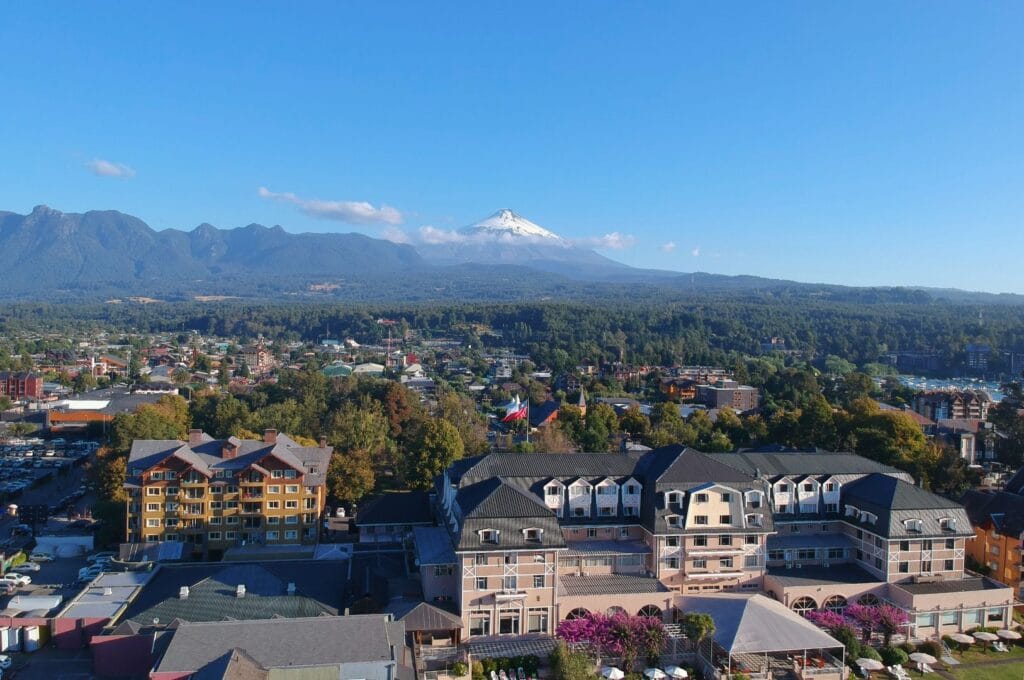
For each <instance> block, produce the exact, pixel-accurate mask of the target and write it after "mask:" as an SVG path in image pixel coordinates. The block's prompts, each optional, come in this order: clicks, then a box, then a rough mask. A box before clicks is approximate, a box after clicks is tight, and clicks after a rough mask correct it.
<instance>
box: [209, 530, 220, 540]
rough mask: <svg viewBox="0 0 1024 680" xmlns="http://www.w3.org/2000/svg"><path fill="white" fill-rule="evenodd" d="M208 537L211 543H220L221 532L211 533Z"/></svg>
mask: <svg viewBox="0 0 1024 680" xmlns="http://www.w3.org/2000/svg"><path fill="white" fill-rule="evenodd" d="M206 537H207V539H209V540H211V541H219V540H220V532H219V531H211V532H210V533H209V534H207V535H206Z"/></svg>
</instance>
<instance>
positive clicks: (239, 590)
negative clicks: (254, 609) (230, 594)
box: [235, 583, 245, 597]
mask: <svg viewBox="0 0 1024 680" xmlns="http://www.w3.org/2000/svg"><path fill="white" fill-rule="evenodd" d="M235 597H245V584H244V583H239V584H238V587H236V588H235Z"/></svg>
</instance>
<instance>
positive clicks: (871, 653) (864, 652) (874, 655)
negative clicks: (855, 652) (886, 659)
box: [857, 645, 882, 661]
mask: <svg viewBox="0 0 1024 680" xmlns="http://www.w3.org/2000/svg"><path fill="white" fill-rule="evenodd" d="M857 658H864V659H874V660H875V661H881V660H882V655H881V654H879V653H878V650H877V649H875V648H874V647H872V646H871V645H864V646H863V647H861V648H860V657H857Z"/></svg>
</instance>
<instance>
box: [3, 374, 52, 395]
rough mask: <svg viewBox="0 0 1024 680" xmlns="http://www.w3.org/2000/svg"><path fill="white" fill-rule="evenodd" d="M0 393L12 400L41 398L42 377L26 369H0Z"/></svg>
mask: <svg viewBox="0 0 1024 680" xmlns="http://www.w3.org/2000/svg"><path fill="white" fill-rule="evenodd" d="M0 395H3V396H7V397H10V399H11V400H12V401H20V400H22V399H42V397H43V378H42V377H41V376H39V375H36V374H35V373H29V372H26V371H21V372H18V371H0Z"/></svg>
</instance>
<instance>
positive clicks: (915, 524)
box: [903, 519, 924, 534]
mask: <svg viewBox="0 0 1024 680" xmlns="http://www.w3.org/2000/svg"><path fill="white" fill-rule="evenodd" d="M903 526H905V527H906V528H907V531H909V532H910V533H913V534H919V533H921V532H922V531H923V529H924V522H922V521H921V520H919V519H908V520H905V521H904V522H903Z"/></svg>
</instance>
